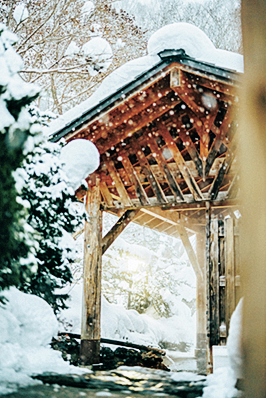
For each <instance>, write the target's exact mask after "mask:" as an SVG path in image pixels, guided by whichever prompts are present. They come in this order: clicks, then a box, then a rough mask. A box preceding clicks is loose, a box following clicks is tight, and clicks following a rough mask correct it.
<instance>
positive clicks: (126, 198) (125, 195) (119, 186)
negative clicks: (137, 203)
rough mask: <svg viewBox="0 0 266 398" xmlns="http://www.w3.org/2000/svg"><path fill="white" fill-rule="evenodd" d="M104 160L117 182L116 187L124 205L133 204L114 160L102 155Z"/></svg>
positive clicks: (114, 180)
mask: <svg viewBox="0 0 266 398" xmlns="http://www.w3.org/2000/svg"><path fill="white" fill-rule="evenodd" d="M102 160H103V162H104V163H105V165H106V167H107V170H108V171H109V174H110V176H111V178H112V180H113V182H114V183H115V186H114V187H115V188H116V190H117V192H118V193H119V196H120V199H121V202H122V203H123V205H124V206H132V203H131V201H130V199H129V196H128V193H127V190H126V188H125V187H124V184H123V182H122V181H121V178H120V176H119V173H118V171H117V170H116V168H115V165H114V162H113V161H112V160H109V159H107V156H106V155H102Z"/></svg>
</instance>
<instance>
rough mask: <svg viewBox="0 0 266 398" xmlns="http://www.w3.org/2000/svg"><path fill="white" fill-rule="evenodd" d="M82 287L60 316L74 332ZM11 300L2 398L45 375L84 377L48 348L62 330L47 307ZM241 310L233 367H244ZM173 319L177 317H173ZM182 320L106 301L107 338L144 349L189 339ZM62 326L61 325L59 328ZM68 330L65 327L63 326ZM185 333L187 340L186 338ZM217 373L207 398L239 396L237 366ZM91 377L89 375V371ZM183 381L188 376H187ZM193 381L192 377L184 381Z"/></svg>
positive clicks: (2, 317) (2, 328)
mask: <svg viewBox="0 0 266 398" xmlns="http://www.w3.org/2000/svg"><path fill="white" fill-rule="evenodd" d="M80 290H81V289H80V288H76V289H74V290H73V291H72V295H71V297H72V306H71V308H70V309H68V310H65V311H64V312H63V313H62V314H61V318H64V320H65V322H69V323H71V324H72V326H69V327H70V328H71V329H72V330H73V331H78V330H79V322H80V319H79V318H80V317H79V315H78V313H80V307H78V306H79V305H80ZM4 295H5V297H6V298H7V299H8V300H9V301H8V303H7V304H6V305H5V306H1V307H0V369H1V370H0V394H7V393H9V392H12V391H14V390H16V389H17V388H18V387H23V386H26V385H32V384H36V383H39V382H38V381H36V380H33V379H31V378H30V376H31V375H33V374H36V373H42V372H45V371H49V372H58V373H82V372H83V369H80V368H77V367H74V366H71V365H69V364H68V363H67V362H65V361H64V360H63V359H62V357H61V353H60V352H58V351H54V350H53V349H52V348H51V347H50V345H49V344H50V342H51V339H52V337H53V336H56V334H57V332H58V329H59V325H58V322H57V320H56V318H55V315H54V313H53V311H52V309H51V308H50V307H49V305H48V304H47V303H46V302H45V301H44V300H42V299H41V298H39V297H36V296H33V295H29V294H25V293H21V292H19V291H18V290H17V289H15V288H11V289H10V290H8V291H5V293H4ZM241 306H242V304H241V303H240V305H239V306H238V307H237V309H236V311H235V313H234V314H233V320H232V324H231V328H230V330H231V334H232V336H231V338H230V344H231V350H230V352H233V354H232V355H233V358H230V360H231V363H232V359H233V363H237V364H238V366H239V365H241V361H242V353H241V347H240V345H238V343H237V342H238V341H239V331H240V324H241ZM173 318H174V317H173ZM180 322H181V319H179V320H177V319H176V318H174V319H171V318H170V319H169V320H167V319H164V320H160V321H157V320H153V319H152V318H150V317H148V316H146V315H139V314H138V313H137V312H136V311H132V310H129V311H127V310H125V309H124V308H123V307H120V306H117V305H114V304H109V303H108V302H107V301H106V300H103V317H102V330H103V336H104V337H109V338H120V339H126V338H128V339H129V340H130V341H132V342H133V341H134V342H136V343H140V344H152V345H156V343H158V342H159V341H162V340H164V339H167V340H169V339H175V340H176V339H184V338H186V339H189V338H191V337H189V324H188V323H186V324H184V325H182V324H180ZM61 327H62V325H61ZM64 328H65V327H64ZM185 333H186V336H184V334H185ZM232 347H234V349H233V350H232ZM233 367H234V370H233V369H232V368H231V367H227V368H219V369H217V370H216V371H215V372H214V374H213V375H211V376H208V378H207V380H208V385H207V387H206V388H205V389H204V395H203V397H204V398H233V397H237V396H240V393H239V392H238V391H237V390H236V389H235V388H234V385H235V382H236V377H238V376H239V374H238V373H237V372H238V371H239V369H238V368H236V367H235V366H234V365H233ZM86 372H88V370H86ZM184 377H185V375H184ZM186 377H189V376H186Z"/></svg>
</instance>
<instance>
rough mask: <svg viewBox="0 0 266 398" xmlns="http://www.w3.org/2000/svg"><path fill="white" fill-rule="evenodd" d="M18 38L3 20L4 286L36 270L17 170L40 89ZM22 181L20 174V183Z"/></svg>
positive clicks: (0, 245) (0, 208)
mask: <svg viewBox="0 0 266 398" xmlns="http://www.w3.org/2000/svg"><path fill="white" fill-rule="evenodd" d="M16 40H17V37H16V36H15V35H14V34H13V33H11V32H9V31H8V30H7V29H6V27H5V26H4V25H3V24H0V65H1V74H0V113H1V118H0V164H1V167H0V290H3V289H5V288H8V287H9V286H12V285H15V286H18V285H19V284H21V283H23V282H25V281H28V280H29V278H30V277H31V275H32V273H34V271H35V269H34V266H35V260H34V253H35V248H34V240H33V235H32V229H31V228H30V226H29V225H28V224H27V223H26V218H25V217H26V214H25V210H24V206H23V205H24V203H23V202H22V201H21V199H20V198H19V197H17V191H16V187H15V179H14V174H13V173H14V172H15V170H16V169H17V168H18V167H19V166H20V164H21V162H22V159H23V151H24V152H25V151H26V146H27V145H28V143H29V141H30V139H31V136H32V135H34V133H35V131H36V128H35V126H34V125H33V124H32V122H31V118H30V115H29V113H28V111H27V109H26V105H27V104H30V103H31V102H32V101H33V100H34V99H35V98H36V97H37V95H38V89H37V88H36V87H35V86H33V85H30V84H27V83H25V82H23V81H22V80H21V78H20V77H19V75H18V71H19V70H20V69H21V68H22V60H21V58H20V57H19V56H18V55H17V54H16V52H15V51H14V48H13V45H14V44H15V42H16ZM21 182H22V181H21V179H20V178H18V180H17V185H20V184H21Z"/></svg>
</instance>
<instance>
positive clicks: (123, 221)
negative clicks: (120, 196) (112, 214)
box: [102, 210, 139, 254]
mask: <svg viewBox="0 0 266 398" xmlns="http://www.w3.org/2000/svg"><path fill="white" fill-rule="evenodd" d="M138 212H139V210H127V211H126V212H125V213H124V214H123V215H122V217H120V218H119V220H118V221H117V222H116V223H115V225H114V226H113V227H112V228H111V230H110V231H109V232H108V233H107V234H106V235H105V237H104V238H103V240H102V254H104V253H105V252H106V250H107V249H108V248H109V247H110V246H111V244H112V243H113V242H114V241H115V239H116V238H117V237H118V236H119V235H120V234H121V232H123V231H124V229H125V228H126V226H127V225H128V224H129V223H130V221H132V220H134V217H135V216H136V215H137V214H138Z"/></svg>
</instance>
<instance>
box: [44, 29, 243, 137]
mask: <svg viewBox="0 0 266 398" xmlns="http://www.w3.org/2000/svg"><path fill="white" fill-rule="evenodd" d="M165 50H171V51H170V52H169V51H168V52H166V51H165ZM178 50H183V51H178ZM163 54H164V56H162V55H163ZM175 55H178V57H179V58H178V59H179V62H180V63H184V64H190V66H193V67H195V68H199V69H204V65H205V66H206V67H208V70H207V71H208V72H209V73H213V74H214V75H218V76H219V75H220V76H223V77H224V78H229V79H230V78H232V74H233V73H234V72H238V73H241V72H243V56H242V55H240V54H237V53H232V52H229V51H225V50H220V49H216V48H215V46H214V45H213V43H212V42H211V40H210V39H209V38H208V37H207V35H206V34H205V33H204V32H203V31H201V30H200V29H199V28H197V27H196V26H194V25H191V24H188V23H174V24H170V25H167V26H164V27H163V28H161V29H159V30H158V31H157V32H155V33H154V34H153V35H152V36H151V38H150V39H149V42H148V55H147V56H145V57H141V58H137V59H135V60H132V61H129V62H127V63H125V64H124V65H122V66H121V67H119V68H118V69H116V70H115V71H114V72H112V73H111V74H110V75H109V76H108V77H106V79H104V81H103V82H102V84H101V85H100V87H99V88H98V90H97V91H96V92H95V93H94V94H93V95H92V96H91V97H90V98H88V99H87V100H86V101H84V102H82V103H81V104H79V105H77V106H75V107H74V108H72V109H71V110H69V111H68V112H66V113H65V114H63V115H61V116H60V117H59V118H58V119H56V120H54V121H53V122H52V123H51V124H50V126H49V127H48V128H47V133H48V134H49V135H54V138H53V139H54V140H58V139H59V138H60V136H61V135H60V136H59V135H58V133H59V132H60V131H61V130H63V129H64V130H65V129H66V128H67V127H69V130H70V131H71V129H75V127H76V126H75V123H74V124H73V121H77V120H79V121H80V119H81V118H83V116H85V117H88V116H89V117H91V116H93V115H94V113H95V114H97V113H99V112H100V111H101V110H102V109H104V108H105V107H106V104H107V100H108V99H110V98H111V99H112V100H113V101H115V100H117V99H118V98H121V96H125V94H126V93H127V88H130V87H129V85H130V84H132V83H136V82H139V81H140V80H141V77H145V75H146V74H147V73H148V72H150V71H154V73H157V72H158V70H159V69H160V68H161V69H162V68H163V67H164V66H165V65H166V64H167V62H168V64H169V62H171V60H173V56H175ZM224 72H226V73H224ZM115 94H118V95H117V97H118V98H116V97H115ZM122 98H123V97H122ZM92 111H94V112H92ZM79 124H80V123H79ZM62 135H64V134H62Z"/></svg>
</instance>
